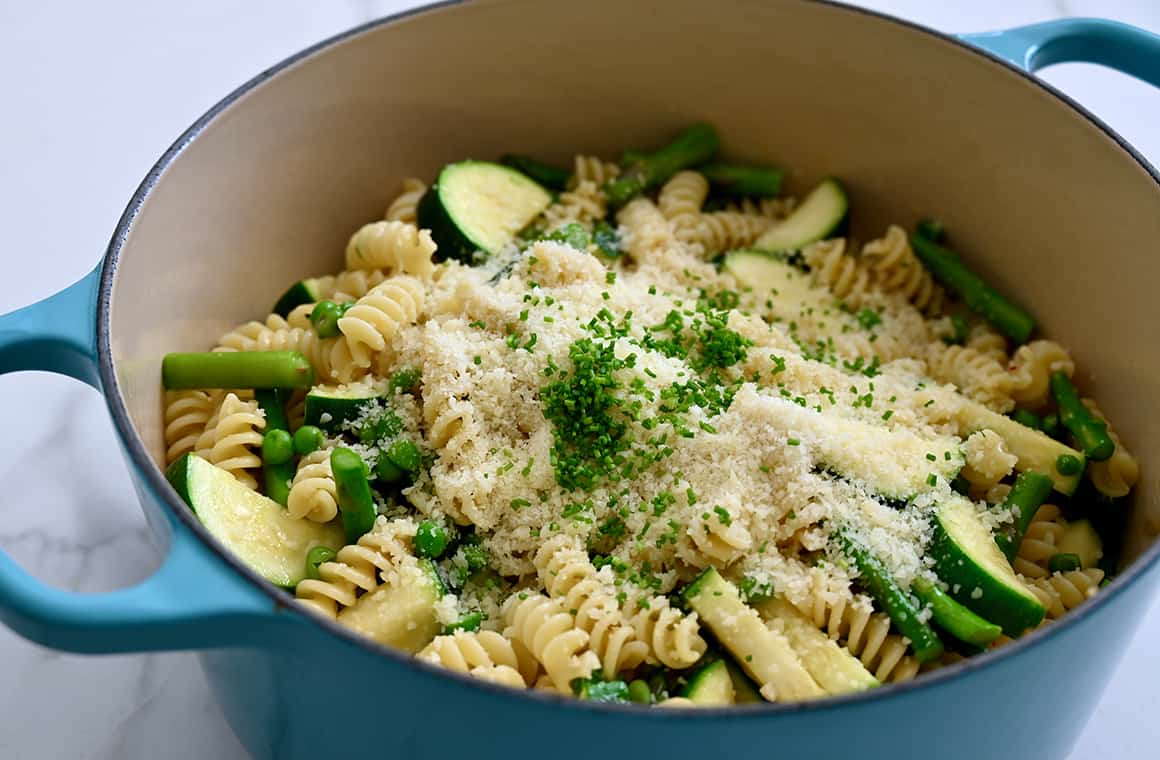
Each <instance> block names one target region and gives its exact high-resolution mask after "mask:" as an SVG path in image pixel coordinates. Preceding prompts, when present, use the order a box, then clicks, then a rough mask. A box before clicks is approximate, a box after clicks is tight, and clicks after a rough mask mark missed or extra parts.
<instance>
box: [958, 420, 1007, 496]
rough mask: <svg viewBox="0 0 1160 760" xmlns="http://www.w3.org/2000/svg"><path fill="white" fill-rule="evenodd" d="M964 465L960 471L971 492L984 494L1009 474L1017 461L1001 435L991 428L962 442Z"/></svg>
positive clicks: (973, 434)
mask: <svg viewBox="0 0 1160 760" xmlns="http://www.w3.org/2000/svg"><path fill="white" fill-rule="evenodd" d="M963 455H964V459H965V465H964V466H963V469H962V472H961V473H960V474H961V475H962V476H963V477H964V478H965V479H966V480H967V482H968V483H970V484H971V492H972V494H980V495H981V494H984V493H986V492H987V491H989V490H990V489H992V488H994V487H995V486H996V485H998V484H999V482H1000V481H1001V480H1003V478H1005V477H1007V476H1008V475H1010V474H1011V471H1012V470H1014V469H1015V463H1016V462H1017V461H1018V460H1017V458H1016V457H1015V455H1013V454H1012V453H1011V452H1009V451H1008V450H1007V445H1006V443H1005V442H1004V441H1003V437H1002V436H1001V435H999V434H998V433H996V432H995V431H993V430H979V431H977V432H974V433H972V434H971V435H970V436H968V437H967V440H966V442H965V443H964V444H963Z"/></svg>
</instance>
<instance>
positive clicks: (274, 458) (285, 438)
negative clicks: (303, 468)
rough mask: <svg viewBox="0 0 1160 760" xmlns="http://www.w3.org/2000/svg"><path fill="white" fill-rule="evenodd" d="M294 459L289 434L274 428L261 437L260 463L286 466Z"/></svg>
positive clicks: (292, 440) (292, 442)
mask: <svg viewBox="0 0 1160 760" xmlns="http://www.w3.org/2000/svg"><path fill="white" fill-rule="evenodd" d="M292 459H294V438H293V437H292V436H291V435H290V433H289V432H287V431H285V430H279V429H278V428H274V429H273V430H270V431H268V432H267V433H266V434H265V435H264V436H262V463H263V464H270V465H278V464H286V463H287V462H289V461H291V460H292Z"/></svg>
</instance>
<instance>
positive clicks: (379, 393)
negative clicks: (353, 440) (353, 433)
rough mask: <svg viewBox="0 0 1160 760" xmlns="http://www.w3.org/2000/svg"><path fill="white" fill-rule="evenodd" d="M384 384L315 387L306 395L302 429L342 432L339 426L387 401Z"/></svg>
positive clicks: (386, 391)
mask: <svg viewBox="0 0 1160 760" xmlns="http://www.w3.org/2000/svg"><path fill="white" fill-rule="evenodd" d="M388 398H389V396H388V389H387V387H386V385H385V384H369V383H352V384H350V385H338V386H334V385H316V386H314V387H313V388H311V389H310V392H309V393H307V394H306V418H305V420H306V421H305V423H304V424H306V425H314V426H316V427H319V428H321V429H323V430H325V431H327V432H331V433H333V432H336V431H339V430H342V427H343V423H345V422H349V421H350V420H353V419H356V418H357V417H358V416H359V415H360V414H361V413H362V412H363V411H364V410H365V409H366V408H367V407H369V406H372V405H374V404H382V403H385V402H386V401H387V399H388Z"/></svg>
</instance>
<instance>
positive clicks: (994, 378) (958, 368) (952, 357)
mask: <svg viewBox="0 0 1160 760" xmlns="http://www.w3.org/2000/svg"><path fill="white" fill-rule="evenodd" d="M925 358H926V366H927V371H928V373H929V374H930V376H931V377H932V378H934V379H935V380H938V381H939V382H943V383H951V384H952V385H954V386H955V387H956V388H958V389H959V391H960V392H961V393H962V394H963V395H964V396H967V397H968V398H972V399H974V400H975V401H978V402H979V403H980V404H985V405H986V406H989V407H990V408H992V409H994V410H995V411H997V412H1006V411H1009V410H1010V409H1012V408H1013V407H1014V406H1015V402H1014V400H1013V399H1012V395H1013V393H1014V391H1013V381H1012V376H1011V375H1010V373H1008V372H1007V370H1006V369H1005V368H1004V367H1003V365H1001V364H999V363H998V362H996V361H995V360H994V359H993V358H991V357H990V356H988V355H987V354H983V353H980V352H978V351H976V350H975V349H973V348H969V347H967V346H948V345H946V344H944V343H942V342H941V341H939V342H936V343H931V344H930V346H929V347H928V348H927V351H926V357H925Z"/></svg>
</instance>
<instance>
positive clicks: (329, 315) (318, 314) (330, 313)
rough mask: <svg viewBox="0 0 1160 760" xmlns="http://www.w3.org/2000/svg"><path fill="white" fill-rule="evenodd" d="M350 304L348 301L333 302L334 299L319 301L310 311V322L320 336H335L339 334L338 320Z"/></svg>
mask: <svg viewBox="0 0 1160 760" xmlns="http://www.w3.org/2000/svg"><path fill="white" fill-rule="evenodd" d="M351 306H352V304H349V303H335V302H334V301H319V302H318V304H317V305H316V306H315V307H314V310H313V311H311V312H310V322H311V324H313V325H314V331H315V332H317V333H318V337H320V338H337V337H338V335H339V332H340V331H339V329H338V320H340V319H342V317H343V315H345V314H346V312H347V310H348V309H349V308H350V307H351Z"/></svg>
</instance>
